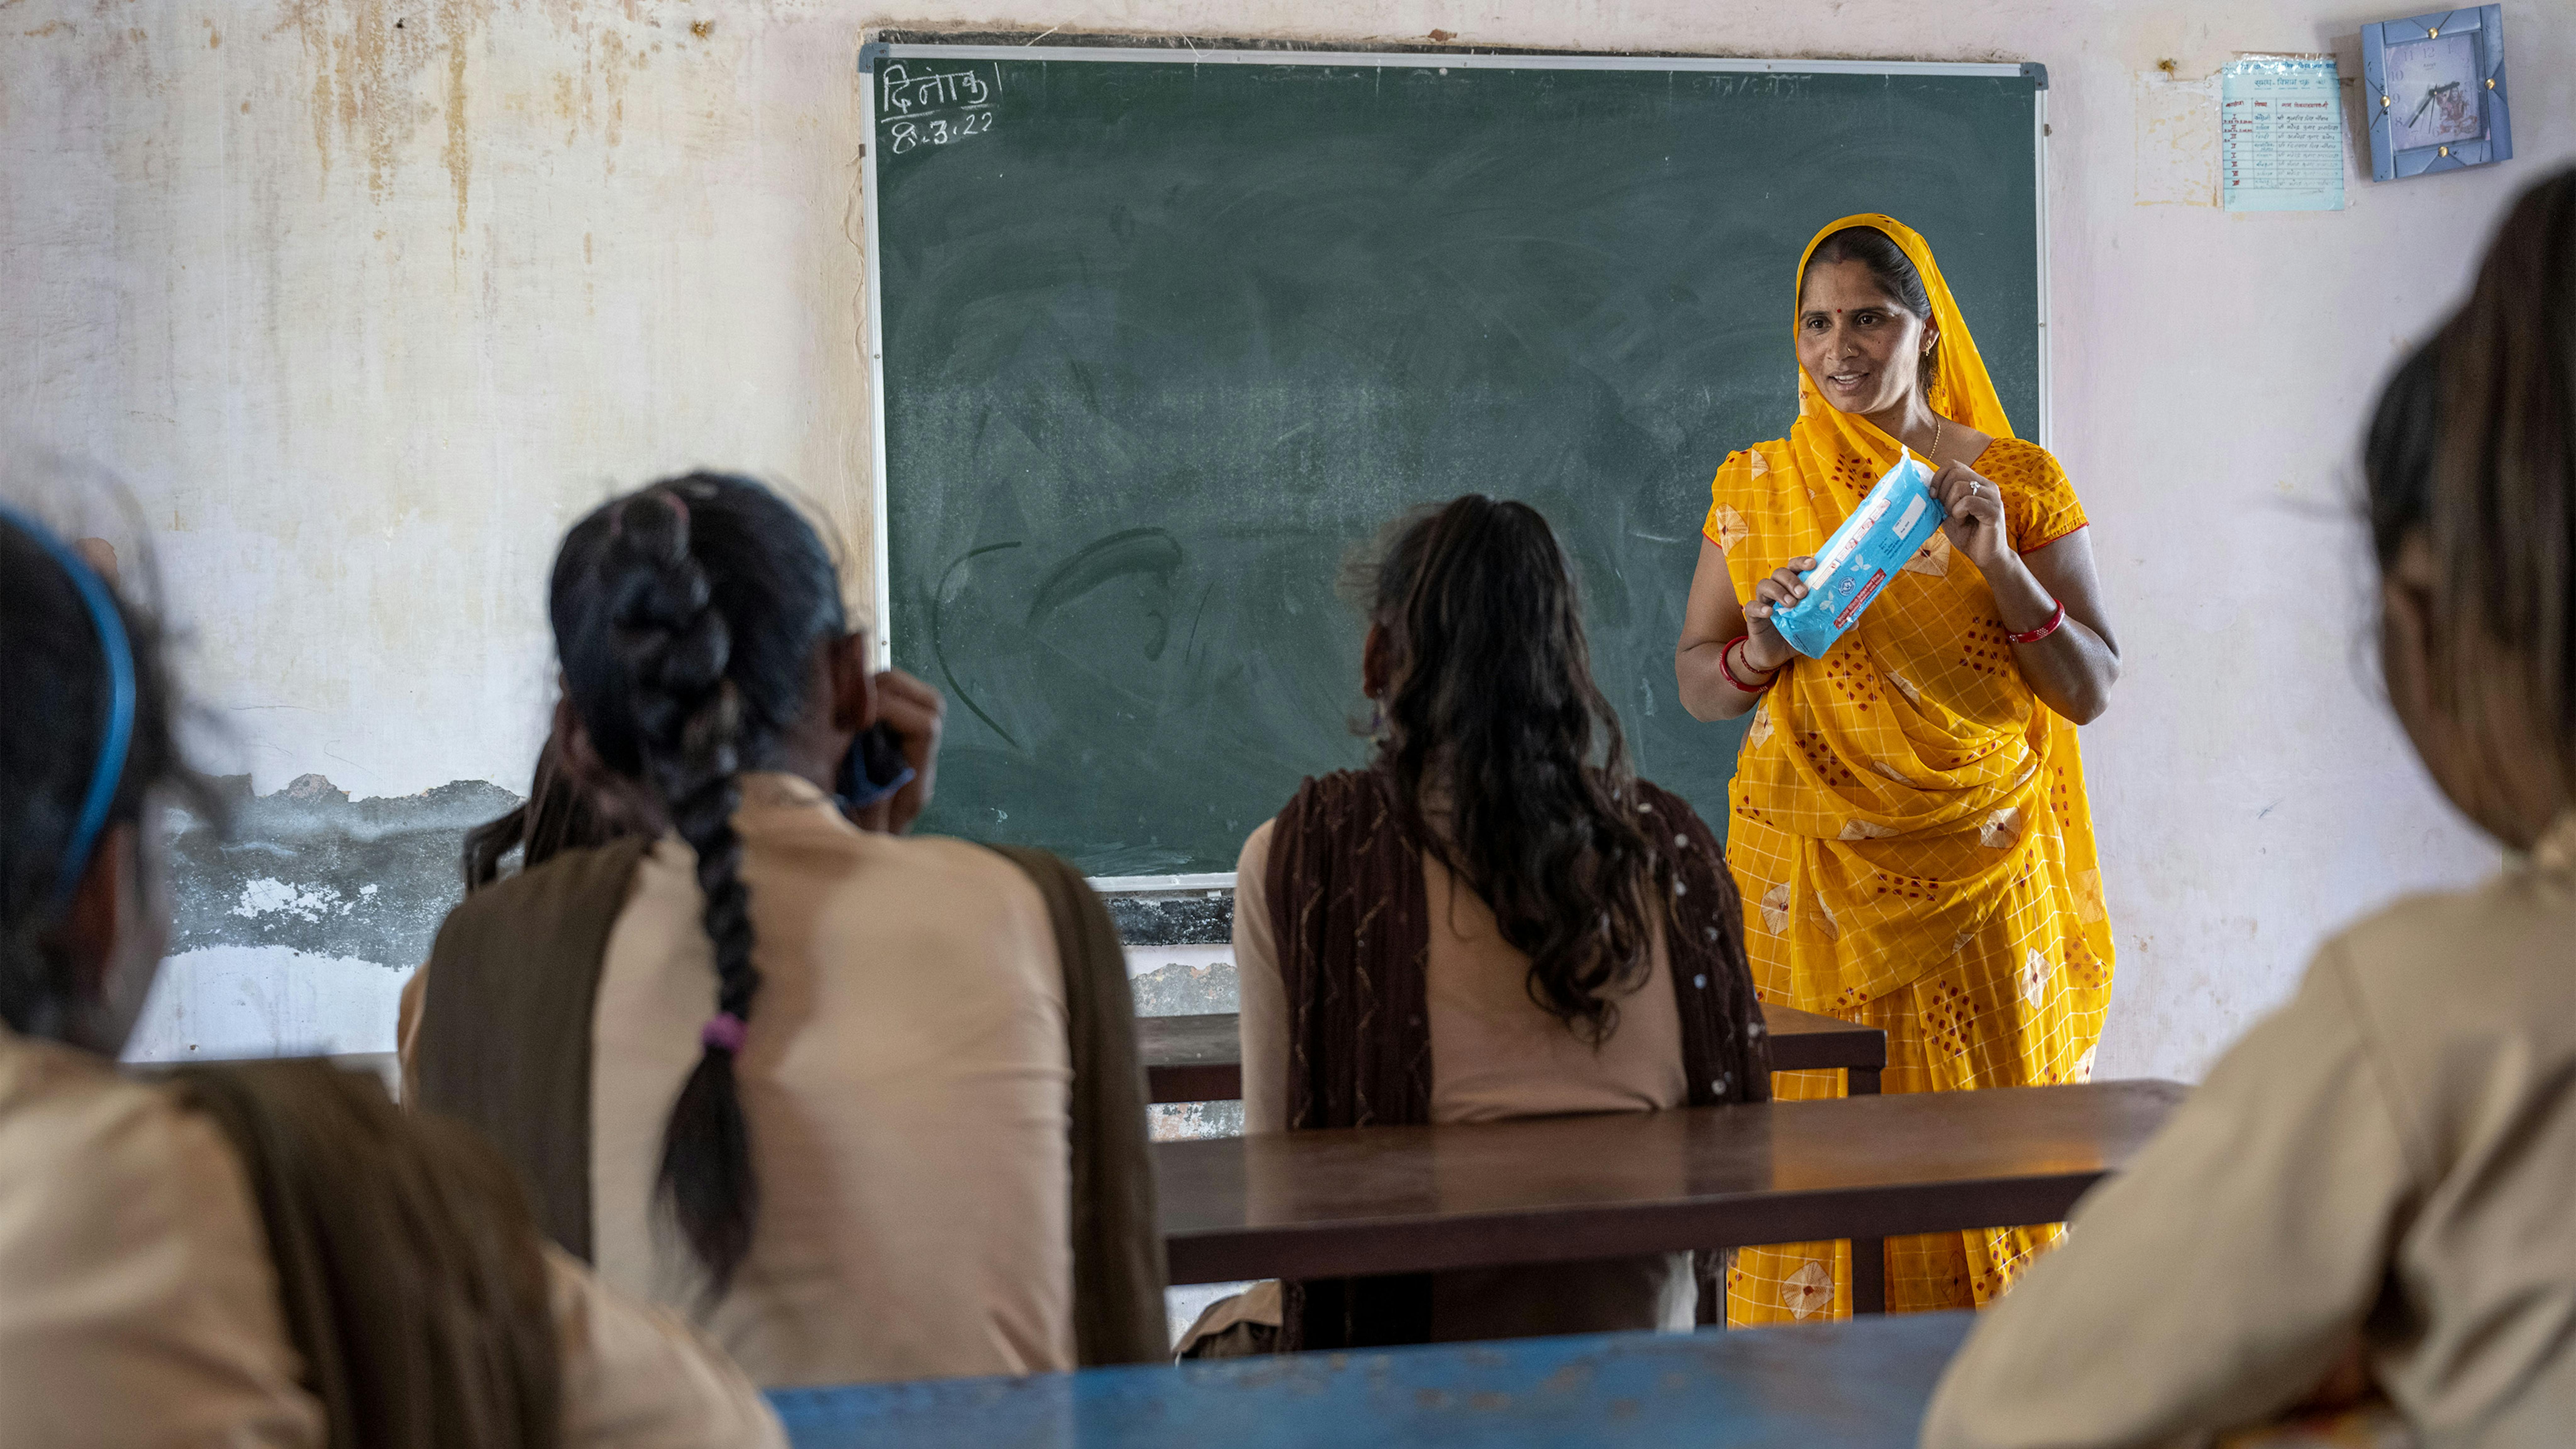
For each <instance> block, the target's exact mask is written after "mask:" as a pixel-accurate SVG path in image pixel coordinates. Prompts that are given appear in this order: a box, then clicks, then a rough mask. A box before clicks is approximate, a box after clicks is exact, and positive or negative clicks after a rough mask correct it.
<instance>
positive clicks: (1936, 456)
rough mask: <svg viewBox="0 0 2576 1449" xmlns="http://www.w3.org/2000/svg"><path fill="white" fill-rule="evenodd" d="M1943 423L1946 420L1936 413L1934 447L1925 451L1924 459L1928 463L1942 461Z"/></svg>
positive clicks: (1934, 419)
mask: <svg viewBox="0 0 2576 1449" xmlns="http://www.w3.org/2000/svg"><path fill="white" fill-rule="evenodd" d="M1943 421H1944V420H1943V418H1942V416H1941V415H1940V414H1939V413H1934V414H1933V415H1932V446H1931V447H1929V448H1926V449H1924V450H1923V457H1924V460H1925V461H1927V462H1933V463H1937V462H1939V461H1940V459H1941V424H1942V422H1943Z"/></svg>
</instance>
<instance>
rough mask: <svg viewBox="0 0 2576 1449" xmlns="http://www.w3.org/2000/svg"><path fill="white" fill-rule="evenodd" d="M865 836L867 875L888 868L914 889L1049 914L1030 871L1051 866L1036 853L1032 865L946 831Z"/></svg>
mask: <svg viewBox="0 0 2576 1449" xmlns="http://www.w3.org/2000/svg"><path fill="white" fill-rule="evenodd" d="M862 839H863V841H864V843H865V848H866V849H865V854H866V858H865V859H864V860H862V861H861V862H860V863H859V864H860V869H861V872H862V874H863V875H864V874H870V873H873V872H875V871H878V870H885V869H889V868H890V869H891V872H892V873H893V874H894V875H895V876H896V877H898V878H899V879H900V880H902V881H903V882H905V885H906V888H907V889H910V890H916V891H924V892H931V891H935V892H939V893H941V894H943V895H945V896H947V897H949V898H973V899H981V900H985V901H989V902H991V903H993V904H994V905H997V906H1003V907H1006V908H1008V909H1012V910H1015V911H1023V912H1028V913H1031V914H1033V915H1035V916H1036V917H1038V918H1040V919H1044V917H1045V915H1046V901H1045V897H1044V895H1043V893H1042V892H1041V891H1040V889H1039V886H1038V883H1037V880H1036V879H1035V877H1033V876H1032V875H1031V873H1030V872H1031V870H1032V868H1035V869H1041V870H1051V866H1050V864H1049V863H1047V862H1038V861H1036V860H1035V859H1034V857H1033V858H1032V864H1030V865H1023V864H1022V863H1021V862H1020V861H1017V860H1014V859H1012V858H1011V857H1010V856H1008V855H1005V854H1003V853H1002V852H1001V851H1000V850H997V849H995V848H993V847H992V846H989V845H979V844H977V843H976V842H974V841H971V840H959V839H957V838H955V837H953V836H947V835H871V836H864V837H862ZM1062 873H1064V874H1072V870H1071V867H1069V866H1067V867H1065V868H1064V871H1063V872H1062ZM1077 878H1078V877H1077Z"/></svg>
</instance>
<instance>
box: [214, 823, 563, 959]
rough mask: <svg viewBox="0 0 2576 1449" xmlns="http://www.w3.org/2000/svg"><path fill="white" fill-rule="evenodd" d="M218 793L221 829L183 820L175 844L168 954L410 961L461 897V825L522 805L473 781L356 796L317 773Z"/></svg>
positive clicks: (469, 825)
mask: <svg viewBox="0 0 2576 1449" xmlns="http://www.w3.org/2000/svg"><path fill="white" fill-rule="evenodd" d="M222 793H223V794H224V795H225V797H226V800H227V804H228V805H229V807H230V812H231V815H232V821H231V830H230V832H229V833H228V834H224V835H219V834H218V833H217V832H216V831H215V830H214V829H213V828H212V827H211V826H210V825H208V824H207V823H205V822H203V821H189V822H187V823H185V824H184V825H183V827H182V828H181V829H180V831H179V833H178V835H177V837H176V838H175V840H174V841H173V847H172V849H173V856H174V867H173V876H174V879H173V887H174V894H175V896H176V904H177V908H178V912H177V914H178V922H177V929H176V932H175V934H174V935H173V937H172V940H171V950H172V951H173V953H174V954H176V953H184V952H190V951H202V950H208V949H212V948H217V947H279V948H284V949H286V950H289V951H296V952H303V953H307V954H310V955H315V956H323V957H330V958H334V959H346V960H356V961H366V962H372V963H374V964H375V965H376V966H378V967H380V968H381V967H394V968H405V969H407V968H409V967H411V966H413V965H416V964H418V963H419V962H420V961H421V960H423V959H424V958H426V957H427V956H428V954H429V946H430V942H431V941H432V940H433V939H434V938H435V937H436V936H437V934H438V927H439V923H440V922H442V921H444V920H445V919H447V913H448V911H449V910H450V909H452V908H454V906H455V905H456V902H457V901H458V900H460V899H461V898H462V897H463V896H464V887H463V885H462V883H461V882H460V879H459V877H458V874H457V864H456V862H457V853H458V851H459V850H460V849H461V848H462V847H463V844H464V838H465V832H466V831H467V830H468V829H470V828H472V827H473V826H476V825H479V824H481V823H483V822H484V821H486V820H489V819H492V818H493V817H494V816H497V815H500V814H502V813H503V812H505V811H507V810H509V809H510V808H511V807H512V806H514V805H516V804H517V803H518V797H517V796H515V795H513V794H511V793H510V792H509V791H507V790H504V789H502V788H500V787H499V786H497V785H491V784H487V783H485V782H483V781H480V780H460V781H457V782H455V783H453V784H448V785H441V786H440V787H438V788H437V789H435V790H430V791H427V792H425V793H423V794H419V795H410V796H404V797H400V798H395V799H377V800H359V801H352V800H351V799H350V798H349V797H348V794H347V793H346V792H345V791H342V790H340V789H339V788H337V787H336V786H334V785H332V783H331V782H330V781H329V780H326V779H324V778H323V777H321V776H319V775H306V776H304V777H303V778H301V779H299V780H296V781H295V782H294V783H292V784H290V785H288V786H287V787H286V788H285V789H283V790H280V791H278V792H277V793H275V794H273V795H263V796H254V795H252V794H251V793H250V783H249V779H248V777H247V776H235V777H232V778H230V779H227V780H225V781H223V782H222Z"/></svg>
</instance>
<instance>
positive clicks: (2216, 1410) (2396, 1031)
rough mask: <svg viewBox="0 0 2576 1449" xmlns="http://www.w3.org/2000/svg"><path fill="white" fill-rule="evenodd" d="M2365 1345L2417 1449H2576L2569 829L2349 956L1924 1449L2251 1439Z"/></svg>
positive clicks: (2016, 1295) (2051, 1273)
mask: <svg viewBox="0 0 2576 1449" xmlns="http://www.w3.org/2000/svg"><path fill="white" fill-rule="evenodd" d="M2355 1334H2359V1335H2361V1338H2362V1344H2363V1347H2364V1350H2365V1353H2366V1356H2367V1359H2368V1362H2369V1365H2370V1368H2371V1372H2372V1375H2373V1377H2374V1378H2375V1379H2376V1380H2377V1382H2378V1384H2379V1386H2380V1388H2381V1389H2382V1390H2384V1391H2385V1392H2386V1394H2387V1395H2388V1398H2389V1399H2390V1401H2391V1402H2392V1403H2393V1404H2394V1405H2395V1406H2396V1408H2397V1409H2398V1411H2399V1412H2400V1413H2402V1414H2403V1415H2404V1416H2405V1418H2406V1419H2407V1420H2408V1421H2409V1422H2410V1423H2411V1424H2412V1425H2413V1426H2414V1428H2415V1430H2416V1432H2417V1434H2418V1435H2419V1436H2421V1438H2422V1440H2423V1442H2424V1443H2425V1444H2426V1445H2427V1446H2447V1445H2496V1446H2508V1445H2512V1446H2518V1445H2533V1446H2539V1445H2550V1446H2558V1445H2565V1444H2568V1443H2571V1442H2576V817H2570V818H2569V819H2566V820H2562V821H2561V822H2559V824H2558V825H2557V826H2556V827H2555V828H2554V829H2552V830H2551V831H2550V833H2549V835H2548V836H2547V838H2546V839H2545V840H2543V842H2542V843H2541V845H2540V847H2539V849H2538V850H2537V851H2536V852H2535V854H2534V858H2533V860H2532V863H2531V864H2530V866H2529V867H2528V868H2521V869H2515V870H2512V871H2509V872H2507V873H2506V874H2505V875H2504V876H2503V877H2502V878H2501V879H2499V880H2497V881H2495V882H2493V883H2491V884H2489V885H2488V886H2486V887H2484V888H2483V889H2480V890H2477V891H2473V892H2466V893H2461V894H2455V895H2443V896H2428V897H2423V898H2419V899H2415V900H2411V901H2407V902H2405V903H2402V904H2400V905H2398V906H2396V907H2394V908H2393V909H2391V910H2388V911H2386V912H2384V913H2382V914H2381V915H2379V916H2377V917H2374V918H2373V919H2371V920H2368V921H2365V922H2363V923H2362V924H2361V925H2359V926H2356V927H2354V928H2353V929H2351V930H2350V931H2348V932H2346V933H2345V934H2344V935H2343V936H2341V937H2340V938H2338V939H2337V940H2335V941H2333V942H2332V943H2330V944H2329V945H2328V946H2327V947H2326V948H2325V950H2324V951H2323V952H2321V953H2320V954H2319V956H2318V958H2317V961H2316V963H2315V965H2314V967H2313V968H2312V969H2311V970H2310V971H2309V973H2308V978H2307V981H2306V984H2305V985H2304V986H2303V987H2302V988H2301V989H2300V991H2299V994H2298V996H2297V998H2296V999H2295V1000H2293V1001H2292V1002H2291V1003H2290V1004H2289V1005H2288V1006H2287V1007H2285V1008H2283V1009H2282V1010H2281V1011H2279V1012H2278V1013H2276V1014H2274V1015H2273V1016H2272V1017H2270V1018H2269V1019H2267V1020H2265V1021H2264V1022H2263V1023H2262V1024H2260V1025H2258V1026H2257V1027H2255V1028H2254V1030H2253V1031H2252V1032H2250V1033H2248V1034H2247V1035H2246V1037H2245V1039H2244V1040H2243V1041H2241V1042H2239V1043H2238V1044H2237V1045H2236V1047H2235V1048H2234V1049H2233V1050H2232V1051H2230V1052H2229V1053H2228V1054H2227V1056H2226V1058H2225V1059H2224V1060H2222V1061H2221V1062H2220V1063H2219V1064H2218V1066H2217V1068H2216V1069H2215V1070H2214V1071H2212V1072H2211V1073H2210V1076H2209V1080H2208V1082H2207V1084H2206V1085H2204V1086H2203V1087H2201V1088H2200V1090H2199V1091H2198V1092H2196V1093H2194V1094H2193V1096H2192V1098H2191V1100H2190V1102H2189V1103H2188V1104H2186V1105H2185V1106H2184V1107H2183V1109H2182V1110H2181V1111H2180V1112H2178V1113H2177V1114H2176V1115H2175V1116H2174V1118H2173V1120H2172V1121H2171V1122H2169V1123H2168V1124H2167V1125H2166V1127H2165V1129H2164V1130H2163V1131H2162V1132H2161V1133H2159V1134H2158V1135H2157V1137H2156V1138H2155V1140H2154V1141H2153V1142H2151V1143H2150V1144H2148V1146H2147V1148H2146V1150H2145V1151H2144V1152H2142V1153H2141V1154H2140V1155H2139V1157H2138V1159H2137V1161H2136V1162H2135V1163H2133V1164H2132V1165H2131V1167H2130V1169H2129V1170H2128V1171H2127V1172H2126V1173H2124V1174H2122V1175H2121V1176H2120V1177H2118V1178H2115V1179H2113V1180H2112V1181H2111V1182H2110V1183H2108V1184H2106V1185H2105V1186H2103V1187H2102V1188H2100V1189H2098V1190H2096V1191H2095V1192H2094V1193H2092V1194H2091V1195H2090V1196H2088V1197H2087V1198H2085V1200H2084V1202H2083V1203H2082V1205H2081V1206H2080V1208H2079V1209H2078V1211H2077V1213H2076V1216H2075V1219H2074V1228H2073V1231H2072V1232H2071V1233H2070V1234H2069V1237H2068V1240H2067V1242H2066V1245H2065V1246H2063V1247H2061V1248H2059V1249H2058V1250H2057V1251H2056V1252H2055V1253H2054V1254H2052V1255H2051V1256H2050V1257H2049V1258H2047V1259H2046V1260H2044V1261H2042V1262H2041V1263H2040V1264H2038V1265H2037V1266H2036V1267H2035V1268H2034V1269H2032V1271H2031V1273H2030V1275H2029V1277H2028V1278H2027V1279H2026V1280H2025V1281H2024V1282H2023V1283H2022V1284H2021V1285H2020V1286H2019V1287H2017V1288H2016V1289H2014V1291H2013V1292H2012V1293H2011V1294H2010V1295H2009V1296H2007V1297H2006V1298H2005V1299H2004V1300H2003V1302H2002V1303H2000V1304H1999V1305H1997V1306H1996V1307H1995V1308H1993V1309H1991V1310H1989V1311H1988V1313H1987V1315H1986V1317H1985V1319H1984V1320H1983V1321H1982V1322H1981V1323H1980V1324H1979V1325H1978V1327H1977V1331H1976V1333H1975V1334H1974V1335H1973V1336H1971V1337H1970V1339H1969V1340H1968V1343H1967V1346H1966V1347H1965V1348H1964V1349H1962V1350H1961V1352H1960V1354H1959V1357H1958V1359H1957V1360H1956V1361H1955V1362H1953V1363H1952V1364H1951V1366H1950V1370H1949V1373H1948V1375H1947V1377H1945V1378H1944V1379H1943V1381H1942V1384H1941V1388H1940V1390H1939V1393H1938V1394H1937V1396H1936V1397H1935V1399H1934V1401H1933V1405H1932V1409H1931V1413H1930V1415H1929V1417H1928V1419H1927V1420H1926V1422H1925V1425H1924V1430H1923V1443H1924V1444H1925V1445H1926V1446H1927V1449H1990V1446H1991V1449H2020V1446H2033V1449H2035V1446H2040V1445H2049V1446H2070V1449H2071V1446H2082V1445H2114V1444H2124V1445H2125V1444H2161V1443H2166V1442H2172V1441H2175V1440H2177V1439H2179V1438H2184V1437H2186V1436H2190V1435H2194V1434H2197V1433H2199V1432H2202V1431H2207V1430H2213V1429H2225V1428H2229V1427H2233V1426H2237V1425H2241V1424H2246V1423H2250V1422H2254V1421H2257V1420H2261V1419H2264V1418H2267V1417H2269V1416H2271V1415H2273V1414H2275V1413H2277V1412H2279V1411H2280V1410H2282V1409H2283V1408H2285V1407H2287V1406H2289V1405H2290V1404H2292V1403H2293V1402H2295V1401H2296V1400H2298V1399H2300V1398H2302V1397H2304V1396H2305V1395H2306V1394H2307V1392H2308V1391H2309V1390H2310V1389H2311V1388H2312V1387H2313V1386H2314V1385H2315V1384H2316V1383H2317V1382H2318V1381H2319V1379H2320V1378H2321V1377H2322V1376H2323V1375H2324V1374H2325V1373H2326V1371H2327V1370H2328V1368H2329V1367H2330V1366H2331V1365H2332V1364H2333V1363H2334V1362H2335V1360H2336V1357H2337V1355H2338V1354H2339V1353H2340V1352H2341V1351H2342V1350H2343V1349H2344V1347H2345V1346H2346V1345H2347V1344H2348V1343H2349V1342H2350V1341H2351V1340H2352V1337H2353V1335H2355Z"/></svg>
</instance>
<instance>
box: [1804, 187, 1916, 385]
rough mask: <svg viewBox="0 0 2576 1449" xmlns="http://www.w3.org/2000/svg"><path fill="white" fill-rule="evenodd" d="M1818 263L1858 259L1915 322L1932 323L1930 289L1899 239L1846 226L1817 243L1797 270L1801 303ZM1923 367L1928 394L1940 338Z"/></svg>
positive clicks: (1873, 231)
mask: <svg viewBox="0 0 2576 1449" xmlns="http://www.w3.org/2000/svg"><path fill="white" fill-rule="evenodd" d="M1819 262H1858V263H1860V264H1861V265H1862V266H1864V267H1867V268H1869V275H1870V280H1872V281H1874V282H1876V283H1878V289H1879V290H1880V291H1882V292H1885V293H1886V294H1887V295H1888V297H1889V298H1890V299H1891V300H1893V301H1894V302H1895V303H1896V305H1898V306H1900V307H1902V308H1904V309H1905V310H1906V311H1908V312H1911V313H1913V314H1914V318H1915V320H1916V321H1918V322H1922V323H1924V324H1925V325H1927V326H1928V325H1930V323H1931V321H1932V290H1931V288H1929V287H1926V286H1924V285H1923V274H1922V273H1921V272H1918V271H1916V270H1915V269H1914V259H1913V258H1912V257H1909V256H1907V255H1906V254H1905V248H1903V247H1900V246H1898V245H1897V244H1896V238H1894V237H1892V236H1889V235H1888V234H1887V233H1885V232H1883V231H1880V230H1879V229H1878V228H1877V227H1874V226H1847V227H1844V228H1843V229H1842V230H1840V231H1838V232H1835V233H1834V234H1833V235H1831V236H1828V237H1826V238H1825V239H1824V240H1823V241H1820V242H1818V243H1816V249H1815V250H1814V251H1812V252H1809V253H1808V254H1807V265H1806V267H1805V268H1804V269H1803V270H1801V271H1800V272H1799V273H1798V297H1799V300H1800V301H1801V302H1804V301H1805V299H1806V296H1807V273H1808V272H1812V271H1814V270H1815V269H1816V265H1817V264H1818V263H1819ZM1922 369H1923V370H1922V373H1921V376H1922V379H1923V391H1924V394H1925V395H1926V396H1927V397H1928V396H1929V395H1930V394H1931V391H1932V380H1933V379H1934V378H1936V377H1938V376H1940V375H1941V344H1940V342H1939V340H1938V339H1935V340H1934V342H1933V343H1932V345H1931V346H1930V347H1928V348H1925V349H1924V351H1923V362H1922Z"/></svg>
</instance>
